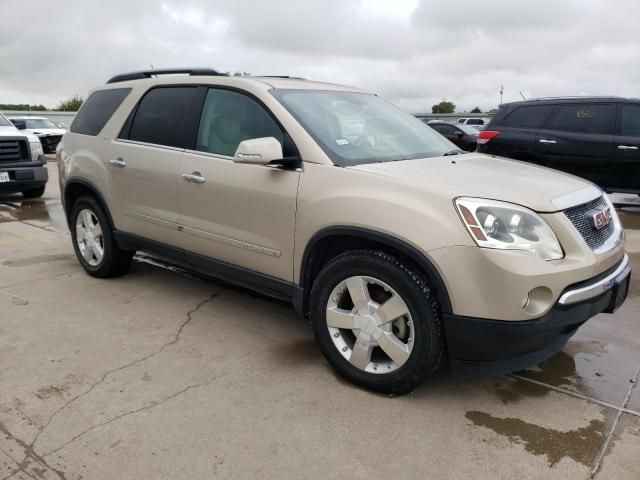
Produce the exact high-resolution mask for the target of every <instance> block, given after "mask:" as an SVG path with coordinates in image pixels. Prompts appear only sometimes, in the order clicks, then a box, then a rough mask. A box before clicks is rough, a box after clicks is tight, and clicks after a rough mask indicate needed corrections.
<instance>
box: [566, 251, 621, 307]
mask: <svg viewBox="0 0 640 480" xmlns="http://www.w3.org/2000/svg"><path fill="white" fill-rule="evenodd" d="M630 272H631V266H630V265H629V256H628V255H627V254H626V253H625V254H624V257H623V259H622V262H620V265H618V268H616V269H615V270H614V271H613V272H611V274H609V275H607V276H606V277H604V278H603V279H601V280H598V281H597V282H595V283H593V284H591V285H587V286H586V287H581V288H576V289H574V290H569V291H567V292H564V293H563V294H562V295H561V296H560V300H558V303H560V304H562V305H571V304H572V303H576V302H581V301H583V300H588V299H589V298H593V297H597V296H598V295H601V294H603V293H604V292H606V291H608V290H611V289H612V288H613V286H614V285H615V284H617V283H619V282H621V281H622V280H623V279H624V278H625V277H626V276H627V275H629V273H630Z"/></svg>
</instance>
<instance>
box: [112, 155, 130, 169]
mask: <svg viewBox="0 0 640 480" xmlns="http://www.w3.org/2000/svg"><path fill="white" fill-rule="evenodd" d="M109 163H110V164H111V165H113V166H114V167H118V168H123V167H126V166H127V162H125V161H124V160H123V159H122V158H120V157H118V158H114V159H113V160H109Z"/></svg>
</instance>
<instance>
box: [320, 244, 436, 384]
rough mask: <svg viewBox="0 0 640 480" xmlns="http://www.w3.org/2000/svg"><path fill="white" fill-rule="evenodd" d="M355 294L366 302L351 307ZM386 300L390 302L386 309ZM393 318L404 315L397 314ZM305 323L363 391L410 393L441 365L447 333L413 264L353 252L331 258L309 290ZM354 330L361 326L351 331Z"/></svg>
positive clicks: (333, 361) (337, 365)
mask: <svg viewBox="0 0 640 480" xmlns="http://www.w3.org/2000/svg"><path fill="white" fill-rule="evenodd" d="M354 279H355V280H354ZM360 285H364V287H365V288H364V289H361V288H360ZM352 289H353V290H354V291H355V292H356V297H357V296H359V295H360V293H358V292H360V291H364V292H367V293H368V296H363V297H361V300H357V301H354V298H353V297H352ZM367 293H365V294H364V295H367ZM396 296H398V297H399V298H395V297H396ZM362 298H364V300H362ZM367 298H369V299H370V300H372V301H373V303H367V302H366V299H367ZM390 299H394V301H393V302H389V303H387V302H388V301H389V300H390ZM400 302H404V306H401V303H400ZM356 304H359V305H360V306H362V305H369V307H363V308H358V306H356ZM376 305H377V306H376ZM392 305H393V306H394V307H393V308H392V307H391V306H392ZM367 308H368V310H367ZM373 311H375V313H373V314H372V313H371V312H373ZM381 312H382V313H381ZM387 312H389V315H386V313H387ZM398 312H406V313H402V314H401V316H396V315H397V314H398ZM310 317H311V323H312V326H313V332H314V336H315V338H316V341H317V342H318V344H319V345H320V348H321V350H322V352H323V353H324V355H325V357H326V358H327V360H328V361H329V363H330V364H331V366H332V367H333V368H334V369H335V370H336V371H337V372H338V373H339V374H340V375H342V376H343V377H345V378H346V379H348V380H350V381H351V382H353V383H355V384H356V385H359V386H361V387H364V388H366V389H369V390H374V391H376V392H382V393H388V394H396V395H398V394H403V393H408V392H410V391H412V390H414V389H415V388H416V387H418V386H419V385H420V384H422V383H423V382H424V380H425V379H426V378H427V377H428V376H429V375H431V374H432V373H434V372H435V371H436V370H437V369H438V368H439V367H440V365H441V364H442V362H443V358H444V334H443V328H442V321H441V315H440V312H439V308H438V302H437V300H436V297H435V295H434V294H433V292H432V290H431V288H430V287H429V284H428V283H427V281H426V279H425V278H424V276H423V275H422V273H420V271H419V270H418V269H417V268H416V267H415V266H413V265H412V264H407V263H404V262H402V261H400V260H398V259H397V258H395V257H393V256H392V255H388V254H386V253H383V252H380V251H375V250H356V251H350V252H346V253H343V254H341V255H339V256H337V257H336V258H334V259H333V260H331V261H330V262H329V263H328V264H327V265H326V266H324V268H322V270H321V271H320V273H319V274H318V276H317V278H316V280H315V282H314V284H313V288H312V290H311V297H310ZM328 317H330V318H329V319H328ZM389 319H391V321H389ZM394 319H396V320H394ZM352 322H353V323H352ZM352 324H353V326H354V327H356V326H358V327H359V328H351V327H350V325H352ZM343 327H344V328H343ZM393 337H395V339H394V338H393ZM389 340H392V343H393V345H391V347H393V348H390V343H389ZM383 347H384V348H383ZM396 347H398V348H396ZM356 352H357V353H356ZM369 352H371V353H369ZM387 352H389V353H390V354H391V355H389V354H388V353H387ZM354 355H355V357H354ZM367 356H369V360H367ZM392 357H394V358H395V359H396V360H397V361H396V360H394V359H393V358H392ZM354 363H355V365H354ZM357 365H358V366H357ZM364 365H366V367H364V368H363V366H364Z"/></svg>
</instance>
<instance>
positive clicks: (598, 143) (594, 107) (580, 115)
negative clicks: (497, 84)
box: [478, 97, 640, 193]
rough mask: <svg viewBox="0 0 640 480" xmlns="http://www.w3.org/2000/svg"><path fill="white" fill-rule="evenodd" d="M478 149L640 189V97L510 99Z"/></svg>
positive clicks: (610, 186)
mask: <svg viewBox="0 0 640 480" xmlns="http://www.w3.org/2000/svg"><path fill="white" fill-rule="evenodd" d="M478 151H480V152H484V153H489V154H493V155H500V156H503V157H510V158H515V159H518V160H524V161H527V162H532V163H537V164H539V165H544V166H547V167H551V168H555V169H558V170H562V171H565V172H568V173H572V174H574V175H577V176H580V177H583V178H586V179H587V180H590V181H592V182H593V183H595V184H597V185H598V186H600V187H601V188H603V189H604V190H606V191H609V192H626V193H640V99H631V98H620V97H579V98H578V97H572V98H545V99H537V100H527V101H524V102H513V103H507V104H504V105H501V106H500V109H499V110H498V113H497V114H496V116H495V117H494V118H493V119H492V120H491V122H490V123H489V125H488V127H487V129H486V130H485V131H483V132H480V134H479V137H478Z"/></svg>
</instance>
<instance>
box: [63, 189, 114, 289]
mask: <svg viewBox="0 0 640 480" xmlns="http://www.w3.org/2000/svg"><path fill="white" fill-rule="evenodd" d="M85 209H87V210H90V211H91V212H93V214H94V215H95V216H96V218H97V219H98V222H99V223H100V228H101V229H102V238H103V242H104V255H103V256H102V261H101V262H100V263H99V264H98V265H96V266H93V265H90V264H88V263H87V262H86V260H85V259H84V258H83V256H82V253H81V252H80V249H79V247H78V242H77V239H76V221H77V218H78V214H79V213H80V212H81V211H82V210H85ZM70 227H71V238H72V240H73V249H74V250H75V252H76V256H77V257H78V261H80V264H81V265H82V267H83V268H84V269H85V270H86V271H87V273H88V274H89V275H91V276H94V277H106V276H109V275H110V272H111V269H112V265H113V262H114V254H115V249H116V248H117V246H116V245H115V240H114V238H113V234H112V232H111V227H110V225H109V220H108V219H107V216H106V215H105V213H104V210H103V209H102V207H100V205H99V204H98V202H96V200H95V199H93V198H91V197H81V198H79V199H78V200H77V201H76V202H75V203H74V204H73V208H72V209H71V225H70Z"/></svg>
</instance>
